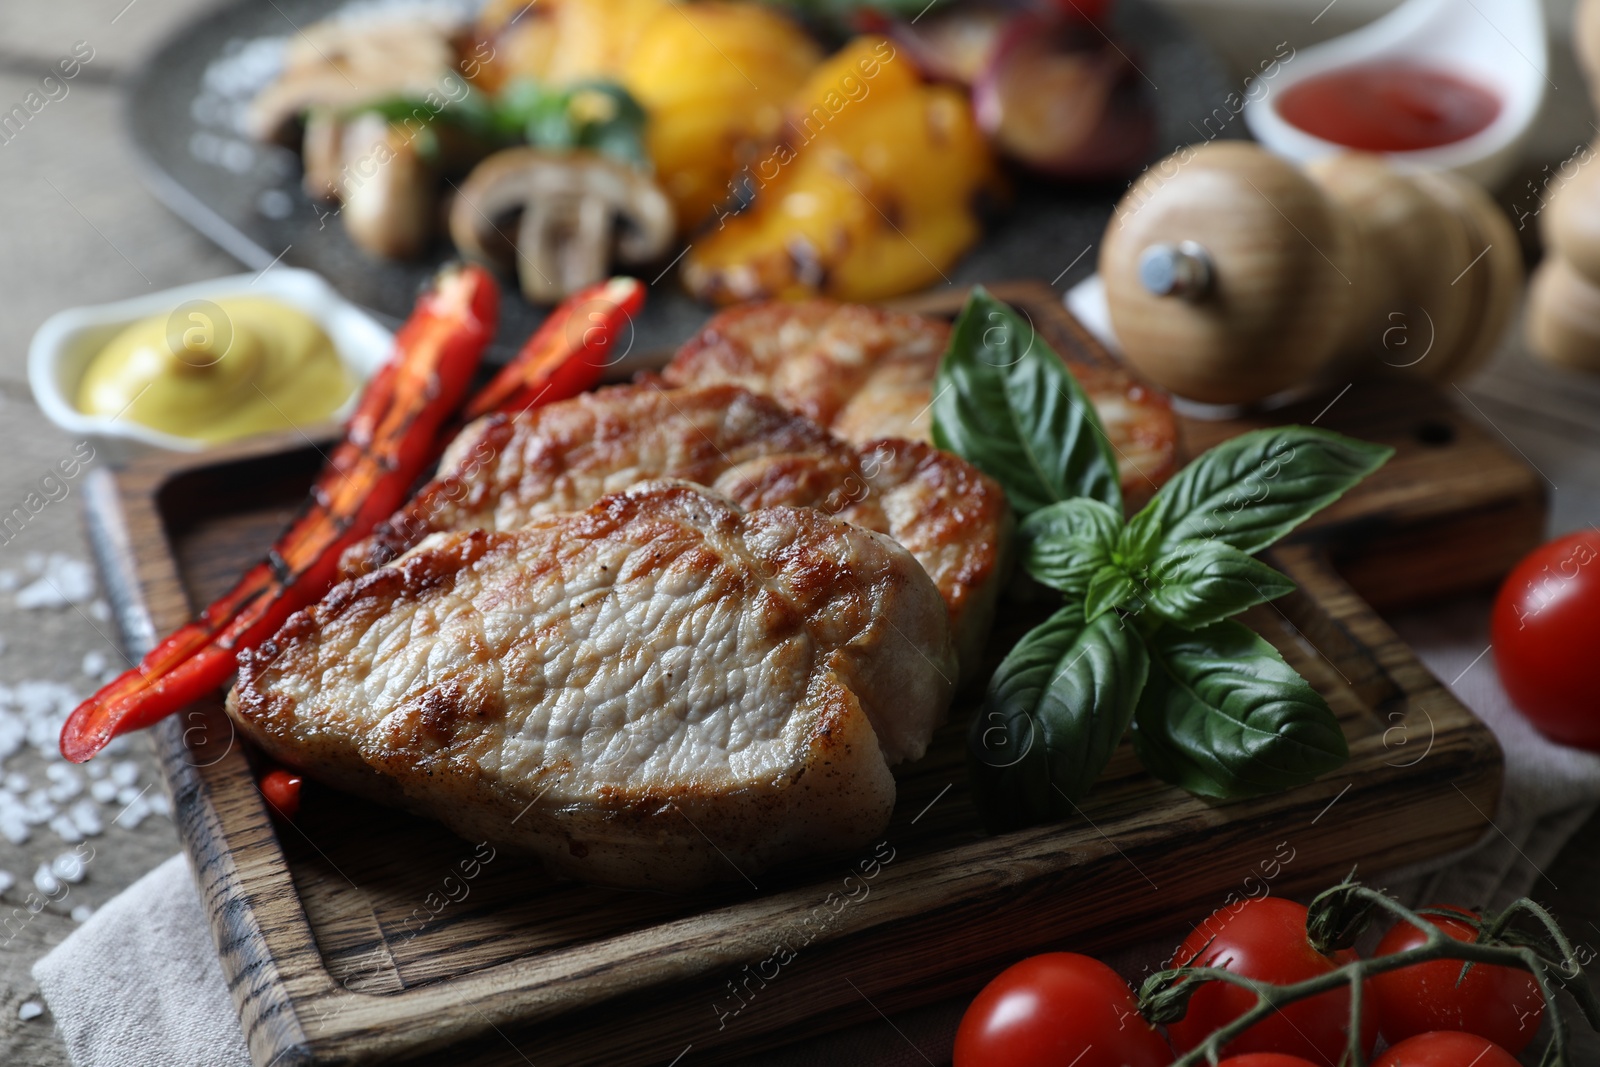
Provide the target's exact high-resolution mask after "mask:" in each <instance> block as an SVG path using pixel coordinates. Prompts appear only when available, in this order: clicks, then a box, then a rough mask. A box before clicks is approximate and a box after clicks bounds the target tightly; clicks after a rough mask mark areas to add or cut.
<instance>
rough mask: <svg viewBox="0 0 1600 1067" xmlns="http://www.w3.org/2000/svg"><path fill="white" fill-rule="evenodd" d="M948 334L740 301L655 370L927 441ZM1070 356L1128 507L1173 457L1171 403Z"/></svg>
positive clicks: (671, 379) (847, 311) (918, 322)
mask: <svg viewBox="0 0 1600 1067" xmlns="http://www.w3.org/2000/svg"><path fill="white" fill-rule="evenodd" d="M949 338H950V326H949V324H948V323H945V322H942V321H939V320H937V319H929V318H924V317H922V316H920V315H907V314H903V313H900V312H892V311H884V310H882V309H881V308H873V307H865V306H862V305H859V304H836V303H833V302H830V301H826V300H809V301H804V302H800V303H786V302H782V301H773V302H770V303H757V304H746V305H743V306H740V307H735V308H731V309H729V310H727V311H723V312H721V313H719V314H717V315H715V316H713V317H712V318H711V320H710V321H709V322H707V323H706V325H705V326H704V328H702V329H701V331H700V332H699V333H698V334H696V335H695V336H694V337H691V338H690V339H689V340H688V341H686V342H684V344H683V346H682V347H681V348H679V349H678V352H677V354H676V355H675V356H674V357H673V359H672V362H671V363H669V364H668V365H667V367H666V369H664V370H663V371H662V372H661V376H662V378H663V379H664V380H665V381H667V382H668V383H669V384H672V385H677V386H693V385H711V384H713V383H717V382H732V383H734V384H736V385H742V386H744V387H745V388H746V389H749V390H751V391H752V392H757V393H765V394H767V395H769V396H773V397H776V398H777V399H778V400H779V401H781V402H782V403H783V404H784V405H786V406H787V407H789V408H792V409H793V410H795V411H798V412H800V413H801V414H803V415H805V416H806V417H807V418H810V419H813V420H815V421H816V422H819V423H821V424H822V425H823V426H826V427H827V428H828V429H830V430H832V431H833V432H834V433H836V434H838V435H839V436H840V437H842V438H844V439H845V440H847V441H853V442H855V443H857V444H861V443H863V442H866V441H870V440H872V439H874V438H879V437H909V438H914V439H916V440H920V441H929V440H932V432H933V414H932V403H933V380H934V374H935V373H936V372H937V371H938V369H939V359H940V357H941V356H943V355H944V350H945V347H946V345H947V344H948V343H949ZM1068 365H1069V366H1070V368H1071V370H1072V373H1073V374H1074V375H1075V376H1076V377H1077V379H1078V384H1080V385H1081V386H1083V390H1084V392H1085V393H1087V394H1088V396H1089V399H1090V400H1091V401H1092V402H1093V403H1094V406H1095V410H1096V411H1097V412H1098V413H1099V415H1100V421H1101V422H1102V423H1103V424H1104V425H1105V428H1106V436H1108V437H1109V438H1110V439H1111V443H1112V446H1113V448H1114V450H1115V452H1116V453H1117V456H1118V467H1119V473H1120V475H1121V481H1122V492H1123V496H1124V497H1125V498H1126V499H1127V502H1128V504H1129V506H1130V507H1137V506H1138V505H1140V504H1142V503H1143V502H1144V501H1146V500H1148V499H1149V498H1150V496H1151V495H1152V494H1154V492H1155V490H1156V488H1157V487H1158V486H1159V485H1160V484H1161V483H1162V482H1165V481H1166V480H1167V479H1168V478H1170V477H1171V476H1172V474H1173V472H1174V471H1175V470H1176V469H1177V458H1178V457H1177V422H1176V420H1175V419H1174V418H1173V414H1172V406H1171V404H1170V403H1169V402H1168V401H1167V399H1166V398H1165V397H1163V396H1161V395H1160V394H1159V393H1157V392H1155V391H1153V390H1151V389H1150V388H1149V387H1147V386H1145V385H1142V384H1140V383H1139V382H1138V381H1137V380H1135V379H1134V378H1133V377H1132V376H1131V375H1129V374H1126V373H1123V372H1122V371H1119V370H1114V369H1111V368H1108V367H1098V366H1087V365H1085V364H1082V363H1069V364H1068Z"/></svg>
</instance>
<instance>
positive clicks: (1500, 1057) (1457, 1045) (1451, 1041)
mask: <svg viewBox="0 0 1600 1067" xmlns="http://www.w3.org/2000/svg"><path fill="white" fill-rule="evenodd" d="M1372 1067H1521V1065H1520V1064H1518V1063H1517V1058H1516V1057H1515V1056H1513V1055H1512V1054H1511V1053H1509V1052H1507V1051H1506V1050H1505V1049H1503V1048H1501V1047H1500V1046H1499V1045H1497V1044H1495V1043H1494V1042H1493V1041H1488V1040H1485V1039H1484V1038H1481V1037H1479V1036H1478V1035H1477V1034H1459V1033H1451V1032H1449V1031H1442V1030H1436V1031H1434V1032H1433V1033H1431V1034H1418V1035H1417V1036H1416V1037H1408V1038H1406V1039H1405V1040H1404V1041H1402V1042H1400V1043H1399V1044H1398V1045H1396V1046H1394V1047H1393V1048H1391V1049H1389V1050H1388V1051H1386V1052H1384V1054H1383V1055H1382V1056H1379V1057H1378V1059H1377V1060H1376V1061H1374V1062H1373V1064H1372Z"/></svg>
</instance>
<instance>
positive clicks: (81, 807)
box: [67, 800, 106, 837]
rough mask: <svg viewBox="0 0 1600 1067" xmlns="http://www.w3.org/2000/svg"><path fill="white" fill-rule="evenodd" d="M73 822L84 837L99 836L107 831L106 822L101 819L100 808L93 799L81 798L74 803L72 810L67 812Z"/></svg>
mask: <svg viewBox="0 0 1600 1067" xmlns="http://www.w3.org/2000/svg"><path fill="white" fill-rule="evenodd" d="M67 815H68V816H70V817H71V819H72V824H73V825H74V826H76V827H77V828H78V832H79V833H80V834H82V835H83V836H84V837H98V836H100V835H101V834H103V833H105V829H106V827H105V823H103V822H102V821H101V820H100V809H99V808H97V807H95V805H94V801H92V800H80V801H78V802H77V803H76V804H74V805H72V810H71V811H69V812H67Z"/></svg>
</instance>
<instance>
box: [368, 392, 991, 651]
mask: <svg viewBox="0 0 1600 1067" xmlns="http://www.w3.org/2000/svg"><path fill="white" fill-rule="evenodd" d="M439 470H440V476H439V477H438V478H437V479H436V480H435V481H433V482H431V483H429V484H428V485H427V486H425V487H423V489H422V490H421V491H420V492H419V493H418V494H417V495H416V497H415V498H413V500H412V501H411V502H410V503H409V504H407V505H406V507H405V508H403V509H402V510H401V511H400V512H398V513H397V514H396V515H395V516H394V517H392V518H391V519H390V520H389V521H388V522H387V523H385V524H383V525H382V526H380V527H379V528H378V530H377V531H376V532H375V534H374V536H373V537H372V538H370V539H368V540H367V541H365V542H362V543H360V544H357V545H355V546H353V547H352V549H351V550H350V551H349V552H347V553H346V556H345V559H344V560H343V561H342V568H343V571H344V573H345V575H346V576H350V575H354V574H360V573H362V572H364V571H368V570H371V569H372V568H374V567H377V566H381V565H382V564H384V563H385V562H387V561H389V560H391V559H394V558H395V557H396V556H398V555H399V554H400V553H402V552H404V551H406V550H407V549H408V548H410V547H411V546H412V545H415V544H417V543H418V542H419V541H421V540H422V538H424V537H425V536H427V535H428V534H429V533H432V532H435V531H439V530H468V529H489V530H514V529H517V528H518V527H520V526H522V525H524V524H526V523H528V522H531V521H533V520H534V519H536V518H538V517H540V516H544V515H549V514H553V513H559V512H567V511H577V510H581V509H582V508H585V507H588V506H589V505H590V504H591V503H593V502H594V501H595V500H597V499H598V498H600V497H601V496H602V495H604V494H605V493H608V492H615V491H617V490H620V489H624V488H626V487H628V486H629V485H633V484H635V483H637V482H640V481H643V480H646V479H650V478H680V479H683V480H686V481H693V482H698V483H700V484H701V485H706V486H710V487H712V488H714V489H716V490H717V491H718V492H720V493H722V494H724V495H726V496H728V497H730V498H732V499H733V500H735V501H737V502H738V503H739V504H740V505H741V506H743V507H746V508H760V507H770V506H773V505H778V504H786V505H791V506H797V507H799V506H803V507H815V508H820V509H821V510H823V511H825V512H827V513H829V514H832V515H836V516H838V517H839V518H842V519H845V520H847V521H850V522H854V523H857V524H858V525H861V526H865V527H866V528H868V529H870V530H875V531H877V532H879V533H885V534H888V535H889V536H890V537H893V538H894V539H895V540H896V541H898V542H900V544H902V545H904V546H905V547H906V548H907V549H909V550H910V552H911V554H912V555H913V556H915V557H916V559H917V560H918V562H920V563H921V564H922V565H923V567H924V568H926V569H927V571H928V574H929V576H930V577H931V578H932V579H933V581H934V584H935V585H936V586H937V587H938V589H939V592H940V594H941V595H942V596H943V597H944V599H945V603H946V606H947V607H948V609H949V612H950V619H951V624H952V627H953V629H954V631H955V634H956V641H957V647H958V649H959V650H960V653H961V662H962V666H963V668H964V669H970V668H972V667H974V666H975V665H976V662H977V658H978V656H979V655H981V653H982V650H983V642H984V640H985V638H986V636H987V634H988V631H989V625H990V623H991V621H992V620H993V613H994V602H995V598H996V595H997V591H998V589H999V586H1000V582H1001V580H1002V578H1003V567H1004V564H1005V562H1006V561H1005V559H1004V552H1005V548H1006V544H1007V542H1008V540H1009V534H1010V529H1011V516H1010V511H1009V509H1008V507H1007V505H1006V500H1005V493H1004V492H1003V491H1002V490H1001V489H1000V487H999V486H998V485H997V484H996V483H995V482H994V481H993V480H992V479H991V478H989V477H988V476H986V475H984V474H983V473H982V472H981V471H979V470H978V469H977V468H976V467H973V466H972V465H971V464H969V463H967V462H966V461H965V460H962V459H961V458H959V457H957V456H953V455H949V454H948V453H943V452H939V451H938V450H936V449H934V448H933V447H932V446H931V445H928V444H925V443H922V442H918V441H909V440H886V441H876V442H872V443H870V444H867V445H865V446H862V447H854V446H852V445H850V444H848V443H846V442H844V441H841V440H839V439H838V438H836V437H834V436H833V435H832V434H830V433H828V432H827V431H826V430H823V429H822V428H821V427H819V426H817V425H816V424H815V423H813V422H811V421H810V420H808V419H804V418H801V417H799V416H798V415H796V414H794V413H793V412H791V411H789V410H787V409H785V408H784V407H783V406H782V405H780V404H779V403H778V402H777V401H775V400H773V399H772V398H770V397H765V396H758V395H756V394H754V393H750V392H748V391H747V390H745V389H742V388H740V387H738V386H736V385H729V384H721V385H708V386H700V387H696V388H691V389H669V388H663V387H662V386H660V385H658V384H653V383H645V384H639V385H623V386H614V387H611V388H608V389H601V390H599V391H597V392H594V393H586V394H584V395H582V396H579V397H575V398H573V399H572V400H566V401H562V402H560V403H557V404H551V405H549V406H547V407H543V408H537V409H534V410H532V411H529V412H526V413H524V414H521V415H518V416H517V417H516V418H514V419H510V418H506V417H504V416H491V417H490V418H487V419H482V420H480V421H478V422H476V423H473V424H472V425H470V426H468V427H467V428H466V429H464V430H463V431H462V432H461V434H460V435H459V436H458V437H457V438H456V440H455V441H454V443H452V444H451V446H450V449H449V450H448V451H447V452H446V453H445V456H444V458H443V459H442V460H441V462H440V465H439Z"/></svg>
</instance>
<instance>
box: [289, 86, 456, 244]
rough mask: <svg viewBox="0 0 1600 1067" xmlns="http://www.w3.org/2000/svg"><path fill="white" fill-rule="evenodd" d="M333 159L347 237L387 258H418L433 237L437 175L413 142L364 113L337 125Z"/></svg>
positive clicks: (378, 117)
mask: <svg viewBox="0 0 1600 1067" xmlns="http://www.w3.org/2000/svg"><path fill="white" fill-rule="evenodd" d="M339 158H340V161H341V166H340V168H339V173H338V174H337V176H336V177H335V182H336V187H337V189H338V193H339V199H341V200H343V201H344V208H343V210H342V211H341V212H340V214H341V217H343V219H344V228H345V232H346V233H348V234H349V235H350V239H351V240H353V241H354V242H355V243H356V244H357V245H359V246H360V247H361V248H363V249H365V250H366V251H368V252H371V253H372V254H373V255H376V256H383V257H385V258H388V259H410V258H412V257H415V256H419V255H421V254H422V253H423V252H424V251H425V250H426V249H427V247H428V242H429V241H430V240H431V239H432V237H433V226H434V214H435V197H436V193H435V190H436V189H437V186H438V176H437V174H435V172H434V168H433V167H432V166H431V165H430V164H429V163H428V162H427V161H426V160H424V159H423V158H422V157H421V155H420V154H418V152H417V146H416V144H415V141H414V139H413V138H412V137H410V136H409V135H408V134H407V133H406V131H405V129H404V128H403V127H400V126H395V125H394V124H392V123H390V122H389V120H388V119H386V118H384V117H383V116H382V115H379V114H376V113H374V112H366V113H364V114H360V115H357V116H355V117H354V118H352V119H351V120H350V121H349V122H346V123H344V124H343V132H342V135H341V136H340V138H339ZM307 174H308V175H309V174H310V171H309V170H308V171H307Z"/></svg>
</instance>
